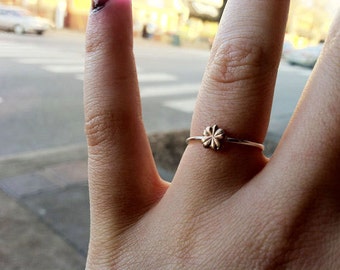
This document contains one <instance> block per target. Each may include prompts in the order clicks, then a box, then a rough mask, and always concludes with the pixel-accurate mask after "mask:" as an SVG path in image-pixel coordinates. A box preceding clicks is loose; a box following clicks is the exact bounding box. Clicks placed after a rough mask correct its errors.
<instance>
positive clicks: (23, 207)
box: [0, 32, 310, 270]
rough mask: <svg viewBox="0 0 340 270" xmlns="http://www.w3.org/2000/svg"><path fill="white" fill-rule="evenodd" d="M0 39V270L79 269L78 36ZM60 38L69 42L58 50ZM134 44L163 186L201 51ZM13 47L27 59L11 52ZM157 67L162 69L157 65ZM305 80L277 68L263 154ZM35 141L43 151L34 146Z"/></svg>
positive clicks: (82, 224)
mask: <svg viewBox="0 0 340 270" xmlns="http://www.w3.org/2000/svg"><path fill="white" fill-rule="evenodd" d="M4 35H5V36H1V34H0V40H1V38H2V41H4V43H2V44H5V46H4V47H3V48H2V49H3V50H2V53H1V52H0V58H1V63H2V64H0V85H1V89H0V115H1V117H0V123H1V126H2V128H1V132H0V139H1V141H2V145H1V149H2V150H1V151H2V152H1V153H0V205H1V206H0V269H4V270H14V269H27V270H30V269H35V270H40V269H44V270H46V269H56V270H58V269H67V270H70V269H71V270H72V269H84V267H85V260H86V253H87V245H88V238H89V203H88V184H87V161H86V158H87V156H86V147H85V138H84V134H83V116H82V99H81V96H82V94H81V88H82V87H81V84H82V76H83V71H82V69H81V66H82V65H83V52H82V49H80V46H83V35H82V34H80V33H72V32H65V33H61V34H52V35H50V36H47V37H46V38H45V39H37V37H33V36H28V37H27V40H24V39H23V37H17V36H8V33H6V34H4ZM4 37H10V38H7V39H6V38H4ZM63 37H65V38H63ZM65 39H67V40H68V43H67V44H71V45H69V46H68V50H67V51H66V52H65V48H63V46H66V45H65V44H66V43H65V41H64V40H65ZM37 40H38V41H39V43H38V45H37ZM138 42H139V43H137V45H136V49H135V53H136V57H137V65H138V71H139V74H140V75H139V79H140V83H141V96H142V100H143V114H144V119H145V123H146V127H147V131H148V133H149V134H150V143H151V146H152V149H153V153H154V156H155V159H156V162H157V165H158V168H159V172H160V175H161V176H162V177H163V178H164V179H167V180H169V181H171V179H172V176H173V174H174V172H175V168H176V165H177V164H178V161H179V159H180V156H181V153H182V152H183V150H184V148H185V143H184V140H185V138H186V136H187V135H188V127H189V126H190V120H191V114H192V110H193V106H194V101H195V97H196V94H197V91H198V88H199V81H200V79H201V76H202V74H203V71H204V65H205V63H206V61H207V58H208V56H209V52H207V51H202V50H190V49H188V48H185V49H180V48H175V47H171V46H167V45H160V44H155V43H150V42H148V41H138ZM1 46H2V45H1ZM20 46H23V47H24V48H26V50H29V52H30V53H29V54H27V51H26V53H25V54H24V53H22V54H21V53H18V48H20ZM51 46H52V47H51ZM150 46H153V47H152V51H150ZM13 47H14V50H12V49H13ZM23 47H21V48H23ZM11 48H12V49H11ZM47 48H49V50H47ZM44 49H45V50H46V51H44ZM38 52H39V53H38ZM11 53H12V54H11ZM161 55H162V56H163V58H160V57H161ZM28 56H29V57H28ZM61 56H62V57H63V58H60V57H61ZM46 59H48V60H46ZM51 59H52V60H51ZM57 59H59V60H57ZM60 59H62V60H60ZM195 59H196V60H195ZM160 61H161V62H162V63H166V64H167V65H166V66H165V67H159V63H160ZM180 61H181V62H180ZM70 62H71V64H70ZM4 63H6V65H5V64H4ZM179 66H180V67H181V69H180V68H179ZM309 74H310V71H309V70H305V69H300V68H293V69H292V68H291V67H289V66H287V65H285V64H284V63H283V64H282V65H281V66H280V73H279V76H278V83H277V86H276V88H277V93H276V95H275V98H274V108H273V114H272V119H271V123H270V127H269V133H268V137H267V140H266V143H265V144H266V147H267V152H266V154H267V155H271V154H272V152H273V151H274V149H275V147H276V144H277V142H278V140H279V138H280V137H281V135H282V132H283V130H284V128H285V126H286V125H287V122H288V120H289V118H290V116H291V113H292V112H293V110H294V107H295V105H296V103H297V100H298V96H299V95H300V93H301V90H302V88H303V84H304V83H305V81H306V80H307V77H308V76H309ZM25 76H26V77H25ZM49 116H50V117H49ZM178 130H183V131H178ZM40 140H41V141H43V142H45V141H46V144H43V143H41V144H39V143H37V142H38V141H40Z"/></svg>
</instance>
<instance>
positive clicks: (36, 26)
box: [0, 5, 53, 35]
mask: <svg viewBox="0 0 340 270" xmlns="http://www.w3.org/2000/svg"><path fill="white" fill-rule="evenodd" d="M51 28H53V23H52V22H51V21H50V20H48V19H46V18H42V17H38V16H34V15H33V14H32V13H31V12H30V11H28V10H26V9H24V8H21V7H16V6H6V5H0V29H1V30H4V31H13V32H14V33H16V34H24V33H35V34H38V35H42V34H44V33H45V32H46V31H47V30H49V29H51Z"/></svg>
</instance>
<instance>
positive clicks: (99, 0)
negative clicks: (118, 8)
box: [92, 0, 108, 13]
mask: <svg viewBox="0 0 340 270" xmlns="http://www.w3.org/2000/svg"><path fill="white" fill-rule="evenodd" d="M107 1H108V0H92V13H96V12H98V11H100V10H101V9H103V8H104V7H105V4H106V2H107Z"/></svg>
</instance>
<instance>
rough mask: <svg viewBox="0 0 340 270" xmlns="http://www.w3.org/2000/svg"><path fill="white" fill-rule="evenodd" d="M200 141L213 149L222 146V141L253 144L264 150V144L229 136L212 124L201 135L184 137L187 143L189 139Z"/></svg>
mask: <svg viewBox="0 0 340 270" xmlns="http://www.w3.org/2000/svg"><path fill="white" fill-rule="evenodd" d="M197 140H199V141H201V142H202V144H203V146H204V147H205V148H211V149H213V150H216V151H217V150H219V149H221V147H222V143H223V142H224V141H225V142H228V143H236V144H242V145H247V146H253V147H257V148H259V149H261V150H262V151H263V150H264V145H263V144H261V143H257V142H252V141H248V140H241V139H236V138H230V137H228V136H227V135H226V133H225V131H224V130H223V129H221V128H219V127H218V126H217V125H214V126H212V127H207V128H206V129H205V130H204V132H203V136H193V137H189V138H187V139H186V143H187V144H189V143H190V141H197Z"/></svg>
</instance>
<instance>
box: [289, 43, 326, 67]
mask: <svg viewBox="0 0 340 270" xmlns="http://www.w3.org/2000/svg"><path fill="white" fill-rule="evenodd" d="M322 48H323V42H320V43H319V44H318V45H314V46H307V47H305V48H302V49H294V47H289V46H288V45H286V47H284V49H283V53H282V57H283V58H284V59H285V60H286V61H287V63H289V64H291V65H299V66H303V67H307V68H313V67H314V66H315V64H316V61H317V60H318V58H319V56H320V54H321V51H322Z"/></svg>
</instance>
